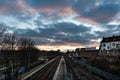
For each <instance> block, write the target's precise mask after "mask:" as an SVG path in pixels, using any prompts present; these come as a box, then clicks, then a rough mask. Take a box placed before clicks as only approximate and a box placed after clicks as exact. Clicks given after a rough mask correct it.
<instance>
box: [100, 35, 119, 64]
mask: <svg viewBox="0 0 120 80" xmlns="http://www.w3.org/2000/svg"><path fill="white" fill-rule="evenodd" d="M99 56H101V57H102V58H106V59H108V60H109V61H110V62H116V61H120V36H112V37H103V39H102V41H101V43H100V50H99Z"/></svg>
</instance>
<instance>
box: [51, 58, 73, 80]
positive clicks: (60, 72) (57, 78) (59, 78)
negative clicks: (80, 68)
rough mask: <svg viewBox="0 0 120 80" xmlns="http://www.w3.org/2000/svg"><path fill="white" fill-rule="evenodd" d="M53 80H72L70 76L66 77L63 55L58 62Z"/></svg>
mask: <svg viewBox="0 0 120 80" xmlns="http://www.w3.org/2000/svg"><path fill="white" fill-rule="evenodd" d="M53 80H72V79H71V78H68V72H67V68H66V63H65V60H64V57H62V58H61V60H60V62H59V65H58V67H57V70H56V72H55V74H54V77H53Z"/></svg>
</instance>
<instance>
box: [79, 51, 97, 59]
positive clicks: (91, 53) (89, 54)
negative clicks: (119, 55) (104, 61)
mask: <svg viewBox="0 0 120 80" xmlns="http://www.w3.org/2000/svg"><path fill="white" fill-rule="evenodd" d="M98 52H99V50H81V51H80V57H83V58H89V57H91V58H93V57H96V56H97V55H98Z"/></svg>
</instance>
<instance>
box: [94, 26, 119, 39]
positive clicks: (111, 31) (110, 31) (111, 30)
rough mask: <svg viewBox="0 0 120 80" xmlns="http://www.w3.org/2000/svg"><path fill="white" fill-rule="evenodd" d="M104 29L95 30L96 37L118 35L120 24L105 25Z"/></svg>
mask: <svg viewBox="0 0 120 80" xmlns="http://www.w3.org/2000/svg"><path fill="white" fill-rule="evenodd" d="M104 28H105V29H106V30H104V31H96V32H95V34H96V35H97V37H108V36H112V35H120V25H105V26H104Z"/></svg>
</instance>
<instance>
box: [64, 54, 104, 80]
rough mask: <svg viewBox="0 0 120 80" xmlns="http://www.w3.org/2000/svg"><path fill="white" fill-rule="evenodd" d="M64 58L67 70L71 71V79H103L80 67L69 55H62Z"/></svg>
mask: <svg viewBox="0 0 120 80" xmlns="http://www.w3.org/2000/svg"><path fill="white" fill-rule="evenodd" d="M64 58H65V60H66V65H67V70H68V71H69V72H72V75H73V80H103V79H102V78H100V77H99V76H97V75H95V74H92V73H91V72H90V71H89V70H86V69H85V68H81V67H80V66H78V65H77V64H76V63H75V62H74V61H73V60H71V59H70V58H69V57H67V56H64Z"/></svg>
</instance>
